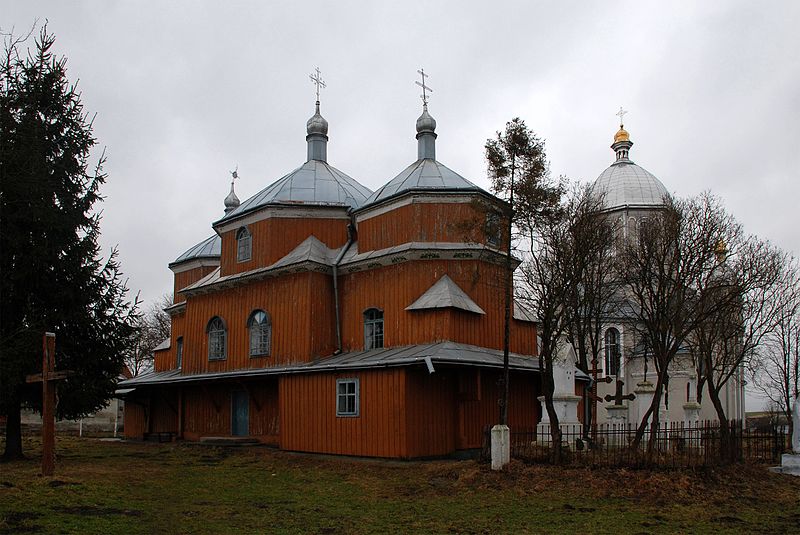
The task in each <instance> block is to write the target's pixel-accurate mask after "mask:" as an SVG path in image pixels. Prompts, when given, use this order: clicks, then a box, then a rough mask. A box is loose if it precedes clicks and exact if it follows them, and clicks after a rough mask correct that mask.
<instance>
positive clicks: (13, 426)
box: [3, 399, 25, 461]
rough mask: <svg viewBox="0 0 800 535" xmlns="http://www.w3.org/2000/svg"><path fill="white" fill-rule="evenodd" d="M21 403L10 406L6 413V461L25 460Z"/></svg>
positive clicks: (4, 453)
mask: <svg viewBox="0 0 800 535" xmlns="http://www.w3.org/2000/svg"><path fill="white" fill-rule="evenodd" d="M20 408H21V403H20V401H19V399H15V400H13V401H12V402H11V403H10V404H9V409H8V412H7V413H6V418H7V419H6V449H5V452H3V460H4V461H12V460H15V459H24V458H25V455H23V453H22V419H21V415H20Z"/></svg>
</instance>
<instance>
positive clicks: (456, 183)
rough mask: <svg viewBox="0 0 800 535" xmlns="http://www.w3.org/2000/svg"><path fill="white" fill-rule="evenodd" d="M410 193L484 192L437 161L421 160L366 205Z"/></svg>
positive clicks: (373, 196) (370, 198)
mask: <svg viewBox="0 0 800 535" xmlns="http://www.w3.org/2000/svg"><path fill="white" fill-rule="evenodd" d="M408 191H414V192H428V193H447V192H460V191H483V190H482V189H481V188H480V187H478V186H476V185H475V184H473V183H472V182H470V181H469V180H467V179H466V178H464V177H463V176H461V175H459V174H458V173H456V172H455V171H453V170H452V169H450V168H448V167H447V166H445V165H444V164H442V163H440V162H437V161H436V160H431V159H420V160H417V161H416V162H414V163H412V164H411V165H409V166H408V167H406V169H405V170H404V171H403V172H402V173H400V174H399V175H397V176H396V177H394V178H393V179H392V180H390V181H389V182H388V183H387V184H386V185H385V186H383V187H382V188H380V189H379V190H377V191H376V192H375V193H373V194H372V195H371V196H370V197H369V199H367V200H366V202H365V203H364V204H365V205H368V204H373V203H377V202H380V201H383V200H386V199H388V198H390V197H395V196H398V195H400V194H402V193H405V192H408Z"/></svg>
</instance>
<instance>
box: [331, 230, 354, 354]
mask: <svg viewBox="0 0 800 535" xmlns="http://www.w3.org/2000/svg"><path fill="white" fill-rule="evenodd" d="M355 236H356V226H355V218H354V217H353V216H352V215H351V216H350V223H348V224H347V243H346V244H345V245H344V247H342V250H341V251H339V254H338V255H336V260H334V261H333V307H334V310H335V312H336V351H334V352H333V354H334V355H338V354H339V353H341V352H342V326H341V321H340V319H339V264H340V263H341V261H342V258H344V255H345V254H347V251H348V250H349V249H350V246H351V245H353V242H354V241H355Z"/></svg>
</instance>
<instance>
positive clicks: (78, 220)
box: [0, 26, 137, 459]
mask: <svg viewBox="0 0 800 535" xmlns="http://www.w3.org/2000/svg"><path fill="white" fill-rule="evenodd" d="M54 42H55V37H54V36H53V35H52V34H48V32H47V27H46V26H45V27H44V28H43V29H42V30H41V31H40V32H39V35H38V37H37V38H36V39H35V46H34V47H33V49H32V50H30V49H29V50H28V51H27V53H23V52H22V51H21V50H20V48H21V47H22V46H24V44H25V40H24V39H22V40H19V39H18V40H14V39H13V38H7V41H6V46H5V50H4V56H3V58H2V65H1V66H0V69H2V73H1V74H0V136H2V137H1V138H0V270H2V271H0V291H1V292H2V294H1V296H0V411H1V412H0V414H4V415H6V417H7V422H6V449H5V453H4V455H3V457H4V458H5V459H10V458H16V457H20V456H22V441H21V430H20V409H21V408H22V407H24V406H28V407H32V408H34V409H40V408H41V386H40V384H36V385H29V384H26V383H25V377H26V375H28V374H35V373H39V372H41V362H42V360H41V351H42V349H41V339H42V334H43V332H45V331H51V332H55V333H56V368H57V369H62V370H72V371H73V372H74V374H73V375H71V376H70V377H69V378H68V379H66V380H63V381H60V382H59V385H58V400H59V403H58V409H57V416H58V417H59V418H78V417H81V416H84V415H86V414H88V413H91V412H94V411H96V410H97V409H99V408H101V407H102V406H104V405H105V404H106V403H107V401H108V400H109V399H110V397H111V396H112V395H113V390H114V385H115V382H116V378H117V376H118V374H119V373H120V371H121V368H122V363H123V356H124V354H125V352H126V351H127V350H128V348H129V345H130V343H131V340H132V338H133V336H134V334H135V328H134V326H133V325H134V320H135V319H136V315H137V310H136V309H137V307H136V303H135V300H134V302H131V300H130V299H129V298H128V297H127V292H128V290H127V288H126V284H125V282H124V281H123V280H122V279H121V273H120V266H119V263H118V261H117V254H116V251H114V250H112V251H111V252H110V254H109V255H108V256H107V257H106V258H103V257H102V255H101V251H100V246H99V244H98V239H99V236H100V213H99V212H98V211H97V210H96V208H95V203H97V202H98V201H101V200H102V197H101V196H100V186H101V185H102V184H103V183H104V182H105V180H106V175H105V174H104V173H103V170H102V166H103V162H104V157H103V156H101V157H100V158H99V160H98V161H97V163H96V164H95V165H93V166H90V165H89V160H90V157H91V154H90V152H91V150H92V147H94V146H95V144H96V140H95V138H94V137H93V135H92V121H91V120H90V118H89V117H88V116H87V114H86V113H85V112H84V109H83V106H82V104H81V99H80V93H78V92H77V89H76V86H75V85H74V84H70V82H69V80H68V79H67V72H66V58H64V57H61V58H58V57H56V56H54V54H53V52H52V47H53V44H54Z"/></svg>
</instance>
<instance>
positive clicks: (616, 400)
mask: <svg viewBox="0 0 800 535" xmlns="http://www.w3.org/2000/svg"><path fill="white" fill-rule="evenodd" d="M623 386H625V381H623V380H622V379H617V392H616V393H615V394H614V395H613V396H611V395H607V396H606V401H613V402H614V405H618V406H621V405H622V401H623V400H626V399H627V400H630V401H633V400H634V399H636V394H627V395H624V396H623V395H622V387H623Z"/></svg>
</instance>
